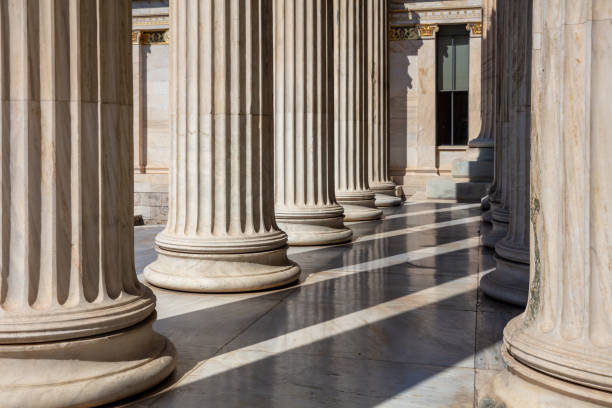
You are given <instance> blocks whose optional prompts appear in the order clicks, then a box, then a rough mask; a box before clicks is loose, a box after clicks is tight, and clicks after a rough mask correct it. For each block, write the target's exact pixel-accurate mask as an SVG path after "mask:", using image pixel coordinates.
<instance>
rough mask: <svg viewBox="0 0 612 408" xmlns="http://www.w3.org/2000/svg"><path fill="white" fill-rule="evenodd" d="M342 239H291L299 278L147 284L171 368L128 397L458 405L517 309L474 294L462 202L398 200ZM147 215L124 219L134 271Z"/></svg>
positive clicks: (468, 212)
mask: <svg viewBox="0 0 612 408" xmlns="http://www.w3.org/2000/svg"><path fill="white" fill-rule="evenodd" d="M384 214H385V218H384V220H382V221H370V222H359V223H351V224H349V226H350V228H351V229H352V230H353V231H354V234H355V239H354V241H353V242H352V243H350V244H345V245H337V246H333V247H303V248H291V249H290V251H289V254H290V257H291V259H293V260H294V261H295V262H297V263H298V264H299V265H300V266H301V267H302V276H301V280H300V283H299V284H297V285H292V286H289V287H285V288H281V289H278V290H273V291H266V292H258V293H247V294H224V295H201V294H190V293H180V292H171V291H166V290H162V289H157V288H154V291H155V293H156V295H157V299H158V306H157V310H158V321H157V323H156V324H155V328H156V330H157V331H159V332H160V333H163V334H164V335H166V336H167V337H168V338H170V339H171V340H172V342H173V343H174V344H175V346H176V349H177V351H178V367H177V370H176V372H175V373H174V374H173V375H172V376H171V378H169V379H168V380H167V381H165V382H164V383H163V384H161V385H160V386H159V387H157V388H155V389H154V390H152V391H150V392H148V393H146V394H143V395H139V396H137V397H135V398H132V399H130V400H128V401H122V402H120V403H119V404H115V405H114V406H131V407H184V408H189V407H266V408H268V407H291V408H300V407H304V408H306V407H309V408H310V407H351V408H353V407H419V408H420V407H432V408H433V407H472V406H474V401H475V400H476V399H477V394H478V390H479V388H480V387H481V386H482V385H483V384H484V383H486V381H487V380H488V379H489V378H490V377H491V376H492V375H494V374H495V373H496V372H497V371H498V370H500V369H501V368H502V367H503V363H502V361H501V356H500V353H499V345H500V341H501V336H502V328H503V327H504V325H505V324H506V322H507V321H508V320H510V319H511V318H512V317H514V316H516V315H517V314H519V313H520V312H521V310H520V309H517V308H515V307H512V306H509V305H505V304H502V303H498V302H495V301H493V300H491V299H489V298H487V297H486V296H484V295H483V294H482V293H481V292H480V290H479V288H478V281H479V278H480V276H482V274H484V273H486V272H487V271H489V270H490V269H491V268H492V267H494V265H495V262H494V260H493V256H492V253H491V252H490V251H487V250H485V249H482V248H480V247H479V239H478V236H479V229H480V208H479V206H478V205H475V204H451V203H434V202H408V203H405V204H404V205H402V206H401V207H399V208H390V209H385V210H384ZM160 230H161V227H148V226H145V227H138V228H137V229H136V233H135V244H136V270H137V272H138V274H139V277H140V278H142V270H143V268H144V266H145V265H147V264H148V263H150V262H152V261H153V260H154V259H155V252H154V250H153V240H154V237H155V234H157V233H158V232H159V231H160Z"/></svg>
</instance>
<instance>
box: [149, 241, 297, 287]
mask: <svg viewBox="0 0 612 408" xmlns="http://www.w3.org/2000/svg"><path fill="white" fill-rule="evenodd" d="M156 251H157V254H158V256H157V260H156V261H155V262H153V263H152V264H150V265H148V266H147V267H146V268H145V270H144V277H145V279H146V280H147V282H149V283H151V284H152V285H155V286H159V287H161V288H165V289H173V290H180V291H185V292H203V293H206V292H208V293H221V292H250V291H255V290H263V289H270V288H275V287H278V286H283V285H286V284H289V283H292V282H295V281H296V280H298V278H299V276H300V267H299V266H298V265H296V264H295V263H293V262H291V261H290V260H289V259H288V258H287V247H286V246H284V247H282V248H278V249H274V250H271V251H263V252H250V253H249V252H247V253H239V254H223V253H221V254H211V253H200V254H197V253H183V252H175V251H168V250H165V249H162V248H160V247H159V246H158V247H157V248H156Z"/></svg>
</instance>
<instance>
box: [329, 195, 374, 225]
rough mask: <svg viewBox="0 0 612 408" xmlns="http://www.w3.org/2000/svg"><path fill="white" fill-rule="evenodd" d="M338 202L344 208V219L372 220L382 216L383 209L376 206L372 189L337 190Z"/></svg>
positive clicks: (349, 220) (348, 220)
mask: <svg viewBox="0 0 612 408" xmlns="http://www.w3.org/2000/svg"><path fill="white" fill-rule="evenodd" d="M336 199H337V200H338V204H340V205H341V206H342V207H343V208H344V221H347V222H351V221H371V220H378V219H381V218H382V210H379V209H378V208H376V204H375V203H376V201H375V195H374V193H373V192H372V191H370V190H366V191H354V192H336Z"/></svg>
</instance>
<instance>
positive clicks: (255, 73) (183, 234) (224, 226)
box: [144, 0, 300, 292]
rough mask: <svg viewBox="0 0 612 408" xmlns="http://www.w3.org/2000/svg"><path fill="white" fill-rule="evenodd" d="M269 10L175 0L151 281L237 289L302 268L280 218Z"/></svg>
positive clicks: (250, 4) (285, 278) (270, 282)
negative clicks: (163, 206)
mask: <svg viewBox="0 0 612 408" xmlns="http://www.w3.org/2000/svg"><path fill="white" fill-rule="evenodd" d="M272 19H273V16H272V3H271V2H264V3H262V4H259V3H258V2H255V1H250V0H249V1H245V2H228V1H226V0H206V1H200V0H188V1H183V2H179V1H176V2H171V4H170V20H171V26H172V27H174V29H173V31H172V42H171V45H170V53H171V58H170V81H171V83H170V90H171V95H170V107H171V108H170V109H171V112H170V122H171V129H170V136H171V139H172V141H171V150H172V152H171V164H170V191H169V214H168V223H167V224H166V228H165V229H164V230H163V231H162V232H161V233H160V234H159V235H158V236H157V238H156V240H155V243H156V246H157V248H156V249H157V252H158V259H157V261H155V262H154V263H152V264H150V265H148V266H147V267H146V268H145V272H144V274H145V278H146V279H147V281H148V282H150V283H151V284H153V285H156V286H160V287H164V288H168V289H175V290H185V291H194V292H237V291H250V290H259V289H267V288H271V287H276V286H281V285H285V284H287V283H290V282H293V281H295V280H297V278H298V275H299V272H300V269H299V267H298V266H297V265H295V264H294V263H292V262H290V261H289V259H288V258H287V252H286V251H287V235H286V234H285V233H284V232H282V231H281V230H279V229H278V227H277V225H276V221H275V219H274V188H273V185H274V181H273V179H274V152H273V145H274V140H273V137H274V136H273V134H274V132H273V118H272V111H273V88H272V87H271V86H270V84H271V83H272V81H273V70H272V50H273V43H272V41H273V29H272ZM237 21H240V24H238V23H236V22H237ZM203 61H206V62H203Z"/></svg>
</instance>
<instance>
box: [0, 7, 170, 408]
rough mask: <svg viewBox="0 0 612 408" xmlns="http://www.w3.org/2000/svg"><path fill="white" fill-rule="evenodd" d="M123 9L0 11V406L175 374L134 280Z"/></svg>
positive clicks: (85, 396) (76, 400) (122, 393)
mask: <svg viewBox="0 0 612 408" xmlns="http://www.w3.org/2000/svg"><path fill="white" fill-rule="evenodd" d="M130 28H131V2H130V1H127V0H122V1H112V2H92V1H78V0H74V1H71V2H61V3H52V2H48V1H40V2H39V1H21V0H20V1H5V2H1V3H0V98H1V100H2V107H1V110H0V117H1V123H2V127H1V128H0V157H1V166H0V220H1V222H0V367H1V368H2V375H1V376H0V405H2V406H3V407H50V406H91V405H100V404H104V403H107V402H112V401H115V400H118V399H121V398H124V397H127V396H129V395H132V394H136V393H138V392H141V391H143V390H145V389H147V388H149V387H151V386H153V385H155V384H157V383H158V382H160V381H161V380H163V379H164V378H165V377H166V376H168V375H169V374H170V373H171V372H172V370H173V369H174V356H173V349H172V345H171V344H170V343H169V342H168V341H167V340H166V339H165V338H164V337H162V336H160V335H158V334H156V333H155V332H153V331H152V329H151V325H152V324H153V322H154V320H155V297H154V296H153V294H152V292H151V291H150V290H149V289H148V288H146V287H145V286H143V285H141V284H140V283H139V282H138V279H137V278H136V273H135V271H134V246H133V211H132V195H133V173H132V172H133V169H132V160H133V159H132V153H133V150H132V71H131V65H132V61H131V50H130V47H131V45H130V42H129V35H130Z"/></svg>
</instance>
